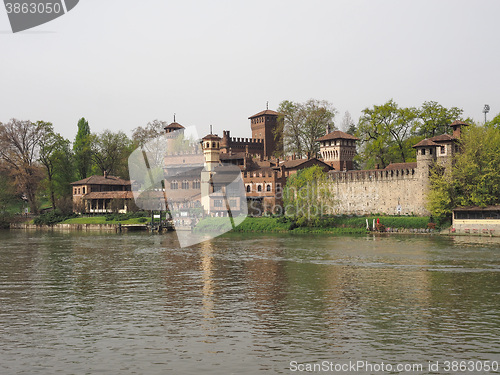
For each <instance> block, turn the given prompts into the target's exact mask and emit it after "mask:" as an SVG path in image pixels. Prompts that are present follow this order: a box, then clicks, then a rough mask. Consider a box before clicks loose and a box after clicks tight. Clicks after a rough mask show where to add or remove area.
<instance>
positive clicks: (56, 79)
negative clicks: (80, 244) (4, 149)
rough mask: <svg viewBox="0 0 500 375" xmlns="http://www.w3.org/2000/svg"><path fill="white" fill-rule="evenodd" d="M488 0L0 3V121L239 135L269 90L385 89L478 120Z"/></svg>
mask: <svg viewBox="0 0 500 375" xmlns="http://www.w3.org/2000/svg"><path fill="white" fill-rule="evenodd" d="M499 14H500V1H496V0H491V1H480V0H479V1H478V0H476V1H470V0H468V1H459V0H454V1H438V0H432V1H424V0H419V1H404V0H397V1H396V0H394V1H393V0H385V1H377V0H366V1H356V0H349V1H333V0H324V1H311V0H308V1H305V0H304V1H296V0H286V1H285V0H283V1H273V0H265V1H260V0H252V1H238V0H230V1H212V0H203V1H189V0H177V1H166V0H136V1H132V0H80V3H79V4H78V5H77V6H76V7H75V8H74V9H73V10H72V11H70V12H68V14H66V15H64V16H62V17H60V18H58V19H56V20H54V21H52V22H50V23H47V24H45V25H42V26H39V27H37V28H34V29H31V30H29V31H25V32H21V33H17V34H12V32H11V31H10V25H9V22H8V18H7V13H6V11H5V10H4V9H3V7H2V8H0V45H1V49H0V64H1V65H0V67H1V69H0V122H7V121H8V120H9V119H10V118H12V117H15V118H18V119H27V120H28V119H29V120H32V121H36V120H45V121H50V122H52V123H53V124H54V127H55V129H56V131H58V132H60V133H61V134H62V135H63V136H65V137H66V138H69V139H71V140H73V139H74V136H75V134H76V128H77V127H76V124H77V121H78V119H79V118H81V117H85V118H87V119H88V120H89V124H90V127H91V131H93V132H100V131H102V130H104V129H106V128H108V129H111V130H114V131H117V130H123V131H125V132H126V133H127V134H128V135H131V133H132V130H133V129H134V128H135V127H137V126H140V125H145V124H146V123H147V122H148V121H151V120H154V119H161V120H165V121H168V122H170V121H172V120H173V113H174V112H175V113H177V121H178V122H179V123H181V124H183V125H185V126H190V125H195V126H197V128H198V131H199V133H201V134H200V135H204V133H207V132H208V131H209V125H210V124H213V126H214V132H216V133H219V135H221V134H222V130H223V129H228V130H231V133H232V134H234V135H235V136H244V137H245V136H249V135H250V134H251V133H250V122H249V120H248V119H247V118H248V117H249V116H250V115H253V114H255V113H257V112H259V111H261V110H263V109H265V106H266V102H267V101H269V108H270V109H276V108H277V106H278V105H279V103H280V102H281V101H282V100H285V99H288V100H292V101H299V102H302V101H306V100H307V99H310V98H315V99H322V100H328V101H330V102H331V103H332V104H333V105H334V106H335V107H336V108H337V110H338V112H339V113H338V115H337V117H336V122H337V124H340V123H341V121H342V118H343V116H344V113H345V111H349V112H350V113H351V115H352V117H353V119H354V120H355V121H357V120H358V119H359V116H360V114H361V111H362V110H363V109H364V108H366V107H371V106H373V105H375V104H383V103H384V102H386V101H387V100H389V99H391V98H392V99H394V100H395V101H396V102H397V103H398V104H399V105H401V106H420V105H421V104H422V103H423V102H424V101H429V100H434V101H437V102H439V103H441V104H442V105H444V106H446V107H450V106H457V107H460V108H463V109H464V111H465V113H464V115H465V117H467V116H470V117H472V118H474V119H475V120H477V121H482V120H483V119H484V115H483V114H482V109H483V107H484V104H489V105H490V106H491V113H490V114H489V115H488V116H489V118H492V117H493V116H494V115H496V114H497V113H499V112H500V47H499V46H500V43H499V39H500V38H499V36H500V25H499V24H498V16H499Z"/></svg>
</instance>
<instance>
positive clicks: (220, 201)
mask: <svg viewBox="0 0 500 375" xmlns="http://www.w3.org/2000/svg"><path fill="white" fill-rule="evenodd" d="M214 207H222V199H216V200H214Z"/></svg>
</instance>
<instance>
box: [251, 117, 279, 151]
mask: <svg viewBox="0 0 500 375" xmlns="http://www.w3.org/2000/svg"><path fill="white" fill-rule="evenodd" d="M278 116H279V113H278V112H275V111H271V110H270V109H266V110H265V111H262V112H259V113H257V114H255V115H253V116H250V117H249V119H250V124H251V127H252V138H253V139H263V140H264V156H265V157H268V158H270V157H272V156H273V154H274V152H275V151H278V150H276V142H275V140H274V131H275V130H276V126H277V125H278Z"/></svg>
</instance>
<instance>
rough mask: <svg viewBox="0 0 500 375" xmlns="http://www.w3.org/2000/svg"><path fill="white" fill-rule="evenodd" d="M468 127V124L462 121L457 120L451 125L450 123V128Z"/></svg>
mask: <svg viewBox="0 0 500 375" xmlns="http://www.w3.org/2000/svg"><path fill="white" fill-rule="evenodd" d="M462 125H463V126H469V124H467V123H466V122H463V121H460V120H457V121H454V122H453V123H451V125H450V126H451V127H452V128H453V127H455V126H462Z"/></svg>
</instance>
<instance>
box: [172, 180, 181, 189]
mask: <svg viewBox="0 0 500 375" xmlns="http://www.w3.org/2000/svg"><path fill="white" fill-rule="evenodd" d="M178 188H179V183H178V182H177V181H172V182H171V183H170V189H171V190H177V189H178Z"/></svg>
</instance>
